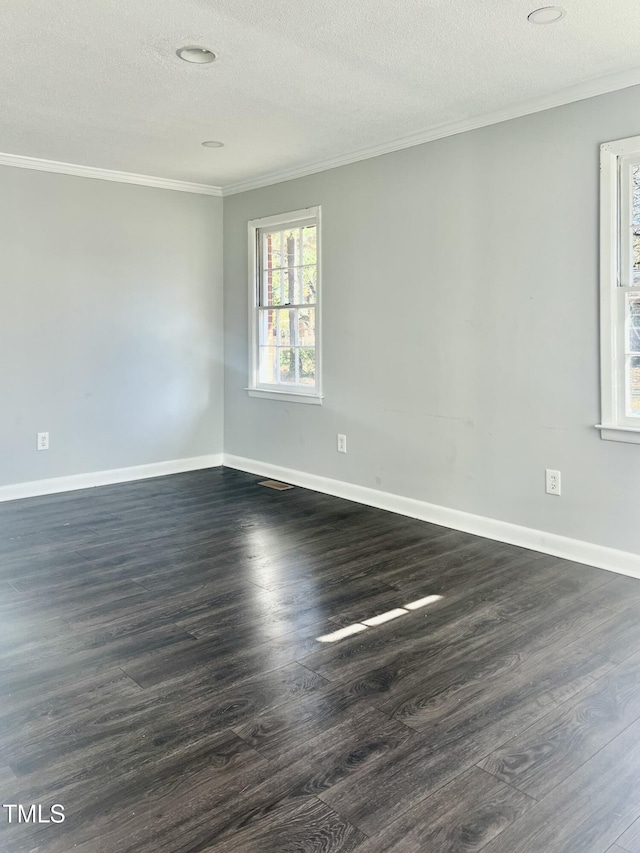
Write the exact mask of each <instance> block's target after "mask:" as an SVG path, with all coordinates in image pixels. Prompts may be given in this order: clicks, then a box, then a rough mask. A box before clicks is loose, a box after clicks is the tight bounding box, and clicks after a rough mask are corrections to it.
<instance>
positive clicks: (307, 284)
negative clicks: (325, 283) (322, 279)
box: [300, 267, 318, 304]
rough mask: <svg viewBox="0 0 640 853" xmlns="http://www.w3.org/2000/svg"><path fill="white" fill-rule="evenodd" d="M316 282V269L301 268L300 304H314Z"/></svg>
mask: <svg viewBox="0 0 640 853" xmlns="http://www.w3.org/2000/svg"><path fill="white" fill-rule="evenodd" d="M317 282H318V268H317V267H303V269H302V299H301V300H300V301H301V302H305V303H306V304H309V303H312V304H313V303H315V302H316V293H317Z"/></svg>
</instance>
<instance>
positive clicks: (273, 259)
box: [262, 231, 282, 270]
mask: <svg viewBox="0 0 640 853" xmlns="http://www.w3.org/2000/svg"><path fill="white" fill-rule="evenodd" d="M281 247H282V234H281V233H280V231H274V232H272V233H265V234H263V235H262V251H263V258H262V266H263V268H264V269H265V270H269V269H279V268H280V267H281V266H282V253H281Z"/></svg>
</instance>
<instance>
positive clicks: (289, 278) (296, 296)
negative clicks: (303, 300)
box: [282, 269, 300, 305]
mask: <svg viewBox="0 0 640 853" xmlns="http://www.w3.org/2000/svg"><path fill="white" fill-rule="evenodd" d="M299 302H300V270H298V269H288V270H283V271H282V304H283V305H296V304H298V303H299Z"/></svg>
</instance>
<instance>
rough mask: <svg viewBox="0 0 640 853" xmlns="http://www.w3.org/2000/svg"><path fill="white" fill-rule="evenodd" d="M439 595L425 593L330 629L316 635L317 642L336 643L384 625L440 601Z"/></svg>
mask: <svg viewBox="0 0 640 853" xmlns="http://www.w3.org/2000/svg"><path fill="white" fill-rule="evenodd" d="M441 599H442V596H441V595H427V596H425V597H424V598H418V599H417V600H416V601H410V602H409V604H405V605H403V606H402V607H396V608H395V609H394V610H387V611H386V613H380V614H378V615H377V616H372V617H371V618H369V619H363V620H362V622H354V624H353V625H347V627H346V628H340V629H339V630H337V631H332V632H331V633H330V634H323V635H322V636H321V637H316V639H317V640H318V642H319V643H336V642H337V641H338V640H343V639H344V638H345V637H350V636H351V635H352V634H359V633H360V632H361V631H366V630H367V628H374V627H375V626H376V625H384V623H385V622H390V621H391V620H392V619H398V618H399V617H400V616H406V615H408V614H409V613H410V612H411V611H412V610H420V608H422V607H426V606H427V605H429V604H433V603H434V602H435V601H440V600H441Z"/></svg>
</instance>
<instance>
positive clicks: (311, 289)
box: [247, 207, 322, 403]
mask: <svg viewBox="0 0 640 853" xmlns="http://www.w3.org/2000/svg"><path fill="white" fill-rule="evenodd" d="M319 296H320V208H319V207H312V208H307V209H305V210H296V211H293V212H291V213H287V214H282V215H278V216H269V217H266V218H263V219H254V220H253V221H251V222H249V311H250V316H249V388H248V389H247V390H248V391H249V394H250V395H251V396H258V397H268V398H270V399H286V400H293V401H296V402H307V403H310V402H312V403H320V402H321V399H322V397H321V391H320V388H321V386H320V299H319Z"/></svg>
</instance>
